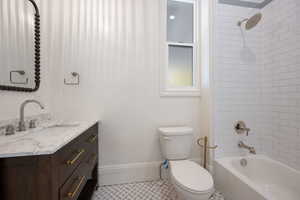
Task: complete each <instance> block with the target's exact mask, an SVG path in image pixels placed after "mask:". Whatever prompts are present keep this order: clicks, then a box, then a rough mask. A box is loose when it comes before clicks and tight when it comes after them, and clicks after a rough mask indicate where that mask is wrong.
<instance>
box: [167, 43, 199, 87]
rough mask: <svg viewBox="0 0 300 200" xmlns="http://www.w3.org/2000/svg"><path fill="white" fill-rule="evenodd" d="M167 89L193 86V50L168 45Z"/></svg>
mask: <svg viewBox="0 0 300 200" xmlns="http://www.w3.org/2000/svg"><path fill="white" fill-rule="evenodd" d="M168 85H169V87H177V88H178V87H192V86H193V48H192V47H186V46H175V45H169V67H168Z"/></svg>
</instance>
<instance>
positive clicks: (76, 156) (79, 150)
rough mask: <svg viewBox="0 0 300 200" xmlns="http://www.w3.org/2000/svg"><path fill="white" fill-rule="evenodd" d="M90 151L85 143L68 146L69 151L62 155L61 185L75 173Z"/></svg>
mask: <svg viewBox="0 0 300 200" xmlns="http://www.w3.org/2000/svg"><path fill="white" fill-rule="evenodd" d="M87 153H88V149H87V148H86V146H85V145H84V144H83V143H80V142H78V143H74V144H71V145H68V146H67V149H65V150H64V152H62V153H61V155H60V158H59V160H60V165H59V166H58V167H59V169H58V171H59V179H60V181H59V182H60V184H63V183H64V182H65V180H66V179H67V178H68V177H69V176H70V175H71V174H72V173H73V171H74V170H75V169H76V167H77V166H78V165H79V164H80V163H81V162H82V161H83V160H84V159H85V157H86V155H87Z"/></svg>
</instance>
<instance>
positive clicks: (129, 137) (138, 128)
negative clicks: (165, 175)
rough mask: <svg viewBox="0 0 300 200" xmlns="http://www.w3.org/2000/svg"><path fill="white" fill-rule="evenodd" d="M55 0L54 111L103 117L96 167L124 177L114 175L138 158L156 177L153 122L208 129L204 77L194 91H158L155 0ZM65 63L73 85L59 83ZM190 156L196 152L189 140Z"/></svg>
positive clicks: (157, 152)
mask: <svg viewBox="0 0 300 200" xmlns="http://www.w3.org/2000/svg"><path fill="white" fill-rule="evenodd" d="M61 2H62V1H61V0H53V1H51V8H52V9H53V10H52V11H53V14H55V15H53V16H52V28H51V30H52V33H53V34H54V35H55V38H56V39H55V40H54V41H53V42H52V45H53V46H52V48H53V50H54V51H53V54H52V60H54V63H53V66H55V68H53V70H52V72H51V73H52V75H53V80H52V81H53V84H52V94H54V95H53V96H52V100H51V101H52V107H53V111H54V113H55V115H56V116H59V117H60V118H63V119H74V120H86V119H88V118H96V119H99V120H102V121H103V127H102V132H101V139H100V141H101V144H100V156H101V160H100V162H101V172H102V174H104V175H103V176H105V175H107V173H110V170H113V171H114V173H121V174H122V173H123V175H124V173H128V174H127V179H126V178H125V180H123V179H122V180H113V181H112V182H113V183H117V182H126V181H128V180H129V179H130V178H128V176H130V175H131V172H132V168H134V169H135V170H136V171H137V170H138V169H139V168H140V166H143V167H144V171H143V172H145V170H147V167H149V166H150V168H151V169H152V170H153V167H155V171H156V174H155V177H157V175H158V168H157V165H155V164H153V162H154V163H155V161H160V160H161V159H162V158H161V155H160V147H159V141H158V134H157V131H156V129H157V128H158V127H160V126H168V125H187V126H191V127H193V128H194V129H195V138H198V137H200V136H201V135H208V132H209V128H208V125H209V120H208V112H209V111H208V104H209V102H208V100H207V98H208V95H209V85H208V84H206V85H204V86H203V87H204V88H203V94H204V95H203V96H202V97H201V98H197V97H180V98H175V97H170V98H168V97H164V98H162V97H160V96H159V88H160V87H159V71H160V67H163V66H162V65H161V63H162V60H163V59H165V58H164V57H163V56H162V55H161V48H162V45H164V42H165V41H164V40H163V38H164V37H163V35H162V34H161V33H162V32H163V31H162V30H161V28H162V27H161V26H160V25H161V20H163V19H162V17H163V15H162V12H161V8H162V7H161V3H162V1H161V0H153V1H148V0H142V1H141V0H123V1H115V0H103V1H97V0H90V1H80V0H77V1H74V0H64V1H63V3H62V5H61ZM78 22H79V23H78ZM205 67H208V64H206V65H205ZM71 71H77V72H79V73H80V75H81V84H80V86H75V87H72V86H64V85H63V84H62V83H63V78H64V77H65V76H68V75H69V73H70V72H71ZM203 80H204V79H203ZM205 80H206V81H207V79H205ZM193 157H194V158H197V159H199V157H200V149H198V148H197V147H196V145H195V143H194V149H193ZM134 163H142V164H134ZM143 163H144V164H143ZM124 166H125V168H126V169H125V172H124ZM152 166H153V167H152ZM135 167H136V168H135ZM114 169H116V170H114ZM120 171H122V172H120ZM133 171H134V170H133ZM141 174H142V173H141ZM141 176H142V175H141ZM145 176H146V175H145ZM110 177H112V176H110ZM118 177H121V175H120V174H119V175H118ZM104 178H105V177H104ZM144 178H145V177H144ZM152 178H153V176H152ZM107 179H109V178H107ZM132 179H134V178H132ZM134 180H141V177H137V178H136V179H134ZM108 181H110V182H109V183H111V180H108ZM104 184H105V183H104Z"/></svg>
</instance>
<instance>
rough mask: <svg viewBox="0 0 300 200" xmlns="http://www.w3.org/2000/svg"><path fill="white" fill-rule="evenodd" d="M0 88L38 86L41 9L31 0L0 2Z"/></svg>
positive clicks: (27, 89) (32, 88)
mask: <svg viewBox="0 0 300 200" xmlns="http://www.w3.org/2000/svg"><path fill="white" fill-rule="evenodd" d="M0 16H1V18H0V26H1V27H0V44H1V45H0V90H8V91H17V92H35V91H37V90H38V89H39V87H40V82H41V80H40V48H41V47H40V45H41V44H40V13H39V8H38V6H37V4H36V2H35V1H34V0H1V2H0Z"/></svg>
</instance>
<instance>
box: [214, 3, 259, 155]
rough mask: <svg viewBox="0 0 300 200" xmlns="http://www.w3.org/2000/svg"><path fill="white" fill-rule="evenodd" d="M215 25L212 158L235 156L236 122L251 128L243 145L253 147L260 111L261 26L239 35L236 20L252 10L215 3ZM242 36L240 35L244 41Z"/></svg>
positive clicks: (236, 150)
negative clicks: (214, 150)
mask: <svg viewBox="0 0 300 200" xmlns="http://www.w3.org/2000/svg"><path fill="white" fill-rule="evenodd" d="M215 12H216V22H215V49H216V51H215V54H216V55H215V69H214V79H215V80H214V83H215V90H214V96H215V101H214V105H215V111H214V127H215V134H216V137H215V141H216V143H217V144H218V145H219V148H218V150H217V151H216V156H217V157H221V156H228V155H239V154H240V153H241V152H240V150H239V149H238V148H237V143H238V140H240V139H243V138H241V137H240V136H238V135H237V134H236V133H235V131H234V128H233V127H234V123H235V122H236V121H238V120H243V121H245V122H246V124H247V126H249V127H250V128H251V134H250V136H249V137H248V138H245V139H247V143H249V144H256V143H257V142H256V141H257V136H258V135H259V130H258V122H259V119H258V118H257V116H258V115H259V113H260V110H261V109H260V108H261V102H260V99H261V89H260V85H261V84H260V83H261V73H260V69H261V68H262V31H261V30H262V27H261V26H258V27H256V28H255V29H253V30H251V31H247V32H245V31H244V30H243V32H241V30H240V28H239V27H238V26H237V23H238V21H239V20H242V19H244V18H246V17H248V16H249V15H252V14H254V13H255V10H253V9H248V8H241V7H235V6H229V5H224V4H217V7H216V11H215ZM242 34H244V38H245V41H244V39H243V36H242Z"/></svg>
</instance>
